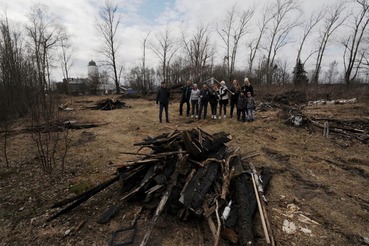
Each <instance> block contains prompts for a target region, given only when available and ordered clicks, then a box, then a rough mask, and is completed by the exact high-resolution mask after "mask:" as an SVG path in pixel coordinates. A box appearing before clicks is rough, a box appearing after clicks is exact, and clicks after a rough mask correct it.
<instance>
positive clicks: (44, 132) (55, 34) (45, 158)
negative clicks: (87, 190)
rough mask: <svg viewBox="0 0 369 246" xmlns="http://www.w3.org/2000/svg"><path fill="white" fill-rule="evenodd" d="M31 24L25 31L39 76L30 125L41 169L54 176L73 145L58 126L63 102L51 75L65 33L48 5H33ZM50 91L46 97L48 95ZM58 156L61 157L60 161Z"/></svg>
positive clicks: (31, 104) (34, 86) (33, 97)
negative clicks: (58, 108) (56, 91)
mask: <svg viewBox="0 0 369 246" xmlns="http://www.w3.org/2000/svg"><path fill="white" fill-rule="evenodd" d="M29 20H30V23H29V24H28V25H27V27H26V30H27V33H28V36H29V38H30V42H29V44H28V48H29V49H30V53H31V54H32V55H31V59H32V62H33V66H34V67H35V70H36V73H34V78H32V79H31V81H36V83H37V84H36V85H34V84H31V85H30V86H31V88H32V89H33V88H34V90H33V91H32V93H31V94H30V96H29V98H30V100H31V101H30V102H29V105H30V110H31V124H32V127H33V131H32V139H33V140H34V142H35V144H36V147H37V153H38V158H39V161H40V164H41V168H42V169H43V170H44V171H45V172H47V173H52V172H53V170H54V168H55V167H56V166H57V164H58V160H61V163H60V166H61V169H62V170H63V169H64V160H65V156H66V154H67V150H68V144H69V142H70V140H69V137H68V131H63V132H59V131H56V130H55V126H56V125H57V124H58V123H59V121H60V115H59V112H58V110H57V105H59V104H60V99H59V97H57V95H55V94H54V93H53V91H52V88H51V81H50V73H51V67H52V64H51V61H52V57H53V55H54V54H53V50H54V49H56V47H57V46H58V45H59V44H60V42H61V40H65V38H66V32H65V29H64V28H63V26H61V25H60V24H59V22H58V21H57V18H55V17H54V15H53V14H51V13H50V12H49V11H48V9H47V6H45V5H40V4H39V5H33V6H32V8H31V11H30V14H29ZM45 89H47V96H46V94H45ZM57 154H60V156H59V157H60V159H59V158H58V156H57Z"/></svg>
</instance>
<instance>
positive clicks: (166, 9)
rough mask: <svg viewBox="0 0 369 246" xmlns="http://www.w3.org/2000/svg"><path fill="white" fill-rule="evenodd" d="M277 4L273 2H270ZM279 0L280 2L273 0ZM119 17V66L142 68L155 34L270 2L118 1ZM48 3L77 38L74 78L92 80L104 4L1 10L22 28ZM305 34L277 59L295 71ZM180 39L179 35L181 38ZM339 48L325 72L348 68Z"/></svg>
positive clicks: (19, 5) (243, 55)
mask: <svg viewBox="0 0 369 246" xmlns="http://www.w3.org/2000/svg"><path fill="white" fill-rule="evenodd" d="M270 1H272V0H270ZM273 1H274V0H273ZM116 2H117V3H118V4H119V12H121V13H122V14H123V22H122V25H121V26H120V31H119V39H120V40H121V42H122V47H121V49H120V51H119V57H118V60H119V63H121V64H124V66H125V67H126V69H127V68H129V67H131V66H133V65H134V64H138V62H139V61H140V59H141V57H142V43H141V41H142V39H143V37H145V36H146V34H147V33H148V32H149V31H151V34H150V36H149V41H150V39H151V41H153V40H154V39H155V34H156V33H158V32H160V31H161V30H163V28H164V26H166V25H168V24H169V25H170V26H171V27H172V28H173V35H179V33H180V32H179V30H180V28H179V26H180V25H184V24H185V25H186V26H188V30H192V29H194V28H195V27H196V25H198V23H200V22H204V23H215V22H216V21H217V20H219V19H220V18H221V17H222V15H223V14H224V12H225V10H227V9H229V8H230V6H232V5H233V4H234V3H237V6H238V9H240V10H241V9H244V10H247V9H248V8H251V7H252V6H253V5H255V4H256V5H257V6H259V7H260V6H262V5H263V4H265V3H266V2H267V0H258V1H255V2H253V1H252V0H243V1H234V0H228V1H225V0H117V1H116ZM335 2H337V0H326V1H322V0H301V9H302V10H303V11H302V13H299V15H301V16H302V15H309V14H310V13H311V12H312V11H313V10H318V9H320V8H323V4H330V3H335ZM35 3H42V4H45V5H47V6H48V7H49V11H50V12H51V13H53V14H54V15H55V16H57V17H58V18H59V20H60V22H62V23H63V24H64V25H65V26H66V28H67V30H68V32H69V33H70V34H71V35H72V37H71V42H72V44H73V46H74V47H75V49H76V51H75V53H74V58H75V65H74V66H73V67H72V69H71V71H70V74H71V77H86V76H87V64H88V62H89V61H90V60H91V59H94V60H95V61H96V62H97V63H98V64H99V62H98V61H99V60H101V59H102V58H101V57H99V56H98V54H97V53H96V49H97V48H98V46H99V44H100V39H99V37H98V34H97V31H96V28H95V18H96V17H97V16H98V11H99V8H100V6H101V5H102V4H103V0H101V1H98V0H63V1H60V0H38V1H32V0H31V1H29V0H7V1H4V0H0V5H1V6H3V9H5V10H6V12H7V15H8V18H9V19H10V20H11V22H12V24H13V25H14V26H17V27H18V28H21V27H22V26H23V25H24V24H25V23H27V14H28V13H29V12H30V8H31V5H32V4H35ZM258 21H260V15H257V14H256V15H255V17H254V18H253V20H252V23H250V30H251V33H250V34H249V35H248V36H246V37H245V38H244V39H242V43H241V44H240V51H239V54H238V59H237V67H238V68H246V67H247V51H246V48H245V47H246V42H247V40H248V38H249V37H251V36H252V35H253V33H252V31H253V30H256V29H255V28H256V24H257V23H258ZM301 32H302V29H299V28H296V29H295V30H294V32H293V33H292V35H291V40H290V41H291V43H290V44H288V45H287V46H286V47H285V48H284V49H283V50H281V51H280V52H279V53H278V55H277V57H278V58H280V59H285V60H287V61H288V62H289V64H290V66H291V70H292V68H293V61H294V59H295V57H296V49H297V43H298V40H299V36H300V35H301ZM212 35H213V42H214V43H216V46H217V56H218V59H220V57H222V55H224V54H222V52H223V50H222V46H221V44H220V43H219V37H218V36H217V34H216V32H213V34H212ZM178 37H179V36H178ZM313 37H314V36H312V37H311V38H310V40H308V42H307V44H306V49H305V55H307V54H308V53H309V52H310V51H311V50H313V49H314V47H316V41H314V39H313ZM338 51H339V49H338V48H337V47H334V45H333V43H332V45H331V46H330V47H329V49H328V50H327V54H326V57H325V58H324V60H323V69H326V68H327V67H328V64H329V63H330V62H332V61H333V60H337V62H338V64H339V67H342V63H343V62H342V54H341V53H340V52H338ZM147 61H148V64H151V65H152V66H156V64H157V57H156V56H155V54H154V53H153V52H152V51H150V50H147ZM312 63H313V58H312V59H311V60H310V63H309V62H308V63H307V68H306V69H307V70H309V69H311V68H312ZM61 76H62V75H61V69H57V70H55V71H54V76H53V77H54V79H56V80H61V79H59V78H61Z"/></svg>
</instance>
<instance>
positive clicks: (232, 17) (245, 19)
mask: <svg viewBox="0 0 369 246" xmlns="http://www.w3.org/2000/svg"><path fill="white" fill-rule="evenodd" d="M238 9H239V8H238V7H237V5H233V6H232V7H231V8H230V9H229V10H227V12H226V15H225V16H224V18H223V19H222V20H221V22H220V23H219V24H218V26H217V28H216V31H217V33H218V34H219V36H220V37H221V39H222V41H223V42H224V44H225V49H226V52H225V56H224V59H223V60H224V63H225V65H226V69H227V79H228V81H231V80H232V76H233V72H234V69H235V64H236V55H237V50H238V45H239V43H240V40H241V38H242V37H243V36H245V35H246V34H247V33H248V32H249V29H248V23H249V22H250V20H251V18H252V17H253V15H254V13H255V7H252V8H250V9H248V10H247V11H242V12H239V11H238Z"/></svg>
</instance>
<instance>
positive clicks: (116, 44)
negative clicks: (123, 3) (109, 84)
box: [95, 0, 122, 94]
mask: <svg viewBox="0 0 369 246" xmlns="http://www.w3.org/2000/svg"><path fill="white" fill-rule="evenodd" d="M117 10H118V4H116V3H113V2H112V1H110V0H105V2H104V5H103V6H101V7H100V12H99V17H100V18H96V19H95V22H96V29H97V31H98V33H99V34H100V35H101V38H102V40H103V44H102V45H101V46H100V48H99V50H98V51H99V53H100V54H101V55H103V56H104V57H105V58H106V64H105V65H107V66H108V67H109V69H111V70H112V72H113V80H114V83H115V87H116V90H117V94H119V93H120V88H119V86H120V79H119V78H120V76H119V73H120V72H119V71H118V70H119V69H118V64H117V54H118V50H119V48H120V46H121V43H120V41H119V39H118V37H117V31H118V28H119V24H120V22H121V20H122V15H121V14H118V13H117Z"/></svg>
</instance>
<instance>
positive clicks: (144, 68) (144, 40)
mask: <svg viewBox="0 0 369 246" xmlns="http://www.w3.org/2000/svg"><path fill="white" fill-rule="evenodd" d="M150 33H151V31H149V32H148V33H147V34H146V37H144V38H143V40H142V49H143V55H142V75H143V83H144V84H145V85H146V42H147V39H148V38H149V35H150Z"/></svg>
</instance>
